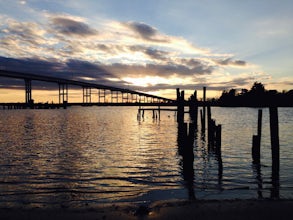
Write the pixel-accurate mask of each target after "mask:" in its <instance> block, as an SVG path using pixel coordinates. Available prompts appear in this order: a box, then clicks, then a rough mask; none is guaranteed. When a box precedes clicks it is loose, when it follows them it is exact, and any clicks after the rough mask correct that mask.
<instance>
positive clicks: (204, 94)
mask: <svg viewBox="0 0 293 220" xmlns="http://www.w3.org/2000/svg"><path fill="white" fill-rule="evenodd" d="M202 122H203V126H202V130H203V131H204V130H205V129H206V87H205V86H204V87H203V121H202Z"/></svg>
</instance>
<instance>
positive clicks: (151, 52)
mask: <svg viewBox="0 0 293 220" xmlns="http://www.w3.org/2000/svg"><path fill="white" fill-rule="evenodd" d="M144 53H145V54H146V55H147V56H149V57H150V58H151V59H156V60H166V56H167V55H168V54H169V53H168V52H166V51H162V50H157V49H153V48H147V49H146V50H145V51H144Z"/></svg>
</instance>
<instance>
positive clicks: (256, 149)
mask: <svg viewBox="0 0 293 220" xmlns="http://www.w3.org/2000/svg"><path fill="white" fill-rule="evenodd" d="M261 130H262V109H259V110H258V119H257V135H253V136H252V150H251V151H252V152H251V153H252V161H253V163H260V143H261Z"/></svg>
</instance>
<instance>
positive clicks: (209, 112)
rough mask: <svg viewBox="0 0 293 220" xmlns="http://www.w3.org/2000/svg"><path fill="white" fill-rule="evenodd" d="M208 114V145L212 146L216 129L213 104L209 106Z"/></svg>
mask: <svg viewBox="0 0 293 220" xmlns="http://www.w3.org/2000/svg"><path fill="white" fill-rule="evenodd" d="M207 116H208V145H209V146H210V145H211V143H212V135H214V131H213V129H212V113H211V106H210V105H208V106H207Z"/></svg>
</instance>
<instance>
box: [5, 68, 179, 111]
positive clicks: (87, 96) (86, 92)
mask: <svg viewBox="0 0 293 220" xmlns="http://www.w3.org/2000/svg"><path fill="white" fill-rule="evenodd" d="M0 77H9V78H15V79H23V80H24V89H25V101H24V103H21V104H19V106H21V105H26V106H33V105H35V104H34V101H33V97H32V89H33V88H32V81H42V82H50V83H56V84H57V85H58V87H57V88H56V90H57V89H58V91H59V103H58V104H56V105H57V106H58V105H63V106H64V105H113V106H121V105H137V106H141V105H157V106H158V105H175V100H172V99H168V98H164V97H160V96H156V95H151V94H147V93H143V92H138V91H134V90H130V89H124V88H117V87H112V86H107V85H101V84H95V83H89V82H82V81H75V80H69V79H63V78H57V77H51V76H43V75H37V74H32V73H22V72H14V71H7V70H0ZM69 86H80V87H81V88H82V92H83V101H82V103H70V102H69V101H68V96H69ZM93 90H96V91H97V94H98V97H97V100H96V101H94V100H93V97H92V93H93ZM106 97H108V98H109V100H106ZM3 104H4V103H2V105H3ZM6 104H11V105H12V104H13V103H6Z"/></svg>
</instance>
